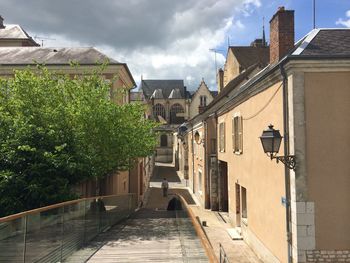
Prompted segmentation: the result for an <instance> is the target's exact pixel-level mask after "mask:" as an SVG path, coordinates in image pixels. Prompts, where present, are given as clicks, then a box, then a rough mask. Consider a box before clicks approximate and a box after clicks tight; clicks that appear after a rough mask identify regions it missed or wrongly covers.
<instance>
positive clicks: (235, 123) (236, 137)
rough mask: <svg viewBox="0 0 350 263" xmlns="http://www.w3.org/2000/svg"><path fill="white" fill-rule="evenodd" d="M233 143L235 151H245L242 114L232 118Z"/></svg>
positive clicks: (238, 152)
mask: <svg viewBox="0 0 350 263" xmlns="http://www.w3.org/2000/svg"><path fill="white" fill-rule="evenodd" d="M232 144H233V152H234V153H237V154H241V153H243V119H242V117H241V116H236V117H234V118H233V119H232Z"/></svg>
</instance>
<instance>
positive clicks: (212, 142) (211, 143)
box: [210, 139, 217, 154]
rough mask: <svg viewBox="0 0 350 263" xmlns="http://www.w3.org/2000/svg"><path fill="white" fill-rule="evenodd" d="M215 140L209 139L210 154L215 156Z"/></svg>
mask: <svg viewBox="0 0 350 263" xmlns="http://www.w3.org/2000/svg"><path fill="white" fill-rule="evenodd" d="M216 149H217V148H216V139H210V153H211V154H216Z"/></svg>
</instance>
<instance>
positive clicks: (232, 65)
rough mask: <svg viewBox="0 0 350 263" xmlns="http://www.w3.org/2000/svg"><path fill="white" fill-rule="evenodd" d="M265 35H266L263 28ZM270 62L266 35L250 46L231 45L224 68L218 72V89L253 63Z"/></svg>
mask: <svg viewBox="0 0 350 263" xmlns="http://www.w3.org/2000/svg"><path fill="white" fill-rule="evenodd" d="M263 36H265V33H264V30H263ZM268 62H269V47H267V44H266V41H265V37H263V38H262V39H255V40H254V41H253V42H252V43H251V44H250V46H230V47H229V48H228V50H227V54H226V61H225V64H224V69H219V70H218V74H217V83H218V91H219V92H220V91H222V89H223V88H224V87H226V86H227V84H228V83H229V82H230V81H231V80H233V79H235V78H236V77H237V76H239V75H240V74H241V73H242V72H244V71H246V70H247V69H249V68H250V67H251V66H253V65H266V64H267V63H268Z"/></svg>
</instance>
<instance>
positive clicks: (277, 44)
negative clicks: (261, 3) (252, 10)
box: [270, 6, 294, 64]
mask: <svg viewBox="0 0 350 263" xmlns="http://www.w3.org/2000/svg"><path fill="white" fill-rule="evenodd" d="M293 48H294V10H285V9H284V7H283V6H282V7H279V8H278V10H277V12H276V14H274V16H273V17H272V19H271V20H270V63H271V64H273V63H276V62H278V61H279V60H280V59H281V58H282V57H284V56H285V55H286V54H287V53H288V52H289V51H291V50H292V49H293Z"/></svg>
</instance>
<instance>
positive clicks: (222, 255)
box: [220, 243, 230, 263]
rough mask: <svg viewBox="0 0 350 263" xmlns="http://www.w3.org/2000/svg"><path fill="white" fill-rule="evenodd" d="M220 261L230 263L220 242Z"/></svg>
mask: <svg viewBox="0 0 350 263" xmlns="http://www.w3.org/2000/svg"><path fill="white" fill-rule="evenodd" d="M220 263H230V261H229V260H228V257H227V255H226V252H225V249H224V247H223V246H222V245H221V243H220Z"/></svg>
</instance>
